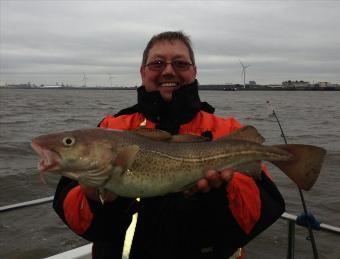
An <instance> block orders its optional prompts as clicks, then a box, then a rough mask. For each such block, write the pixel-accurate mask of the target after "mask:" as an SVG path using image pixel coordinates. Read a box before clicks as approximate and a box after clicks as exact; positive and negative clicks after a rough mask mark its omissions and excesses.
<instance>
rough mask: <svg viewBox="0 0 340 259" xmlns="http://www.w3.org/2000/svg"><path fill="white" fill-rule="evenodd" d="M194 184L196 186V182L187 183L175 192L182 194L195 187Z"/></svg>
mask: <svg viewBox="0 0 340 259" xmlns="http://www.w3.org/2000/svg"><path fill="white" fill-rule="evenodd" d="M196 184H197V181H195V182H192V183H188V184H186V185H184V186H182V187H180V188H179V189H178V190H177V191H175V192H183V191H185V190H188V189H191V188H193V187H195V186H196Z"/></svg>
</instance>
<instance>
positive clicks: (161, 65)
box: [145, 60, 194, 72]
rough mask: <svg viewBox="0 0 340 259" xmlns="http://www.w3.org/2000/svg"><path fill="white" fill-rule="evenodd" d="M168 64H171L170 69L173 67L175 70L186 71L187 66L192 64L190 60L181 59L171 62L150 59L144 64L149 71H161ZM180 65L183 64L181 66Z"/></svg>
mask: <svg viewBox="0 0 340 259" xmlns="http://www.w3.org/2000/svg"><path fill="white" fill-rule="evenodd" d="M168 64H171V67H172V69H174V70H175V71H188V70H189V68H190V67H191V66H193V65H194V64H192V63H190V62H187V61H182V60H173V61H171V62H165V61H163V60H155V61H152V62H150V63H148V64H146V65H145V66H146V67H147V68H148V69H149V70H151V71H157V72H160V71H163V70H164V69H165V68H166V66H167V65H168ZM176 64H177V65H176ZM180 65H184V66H183V67H181V66H180ZM157 66H159V67H157Z"/></svg>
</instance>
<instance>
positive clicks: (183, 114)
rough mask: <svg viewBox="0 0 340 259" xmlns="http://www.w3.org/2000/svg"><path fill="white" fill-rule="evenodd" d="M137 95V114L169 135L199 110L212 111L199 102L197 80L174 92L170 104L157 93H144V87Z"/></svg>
mask: <svg viewBox="0 0 340 259" xmlns="http://www.w3.org/2000/svg"><path fill="white" fill-rule="evenodd" d="M137 93H138V110H139V112H141V113H142V114H143V115H144V116H145V118H146V119H148V120H150V121H152V122H154V123H156V125H157V126H156V127H157V128H159V129H162V130H165V131H168V132H170V133H171V134H176V133H178V130H179V127H180V125H181V124H185V123H188V122H190V121H191V120H192V119H193V118H194V117H195V116H196V114H197V113H198V112H199V111H200V110H201V109H203V108H204V110H206V109H207V111H208V112H210V113H213V111H214V108H213V107H212V106H210V105H209V104H207V103H202V102H201V100H200V98H199V95H198V82H197V80H195V81H194V82H193V83H191V84H188V85H184V86H182V87H180V88H179V89H177V90H176V91H174V92H173V97H172V101H171V102H164V100H163V99H162V97H161V95H160V93H159V92H158V91H154V92H146V90H145V87H144V86H141V87H139V88H138V89H137Z"/></svg>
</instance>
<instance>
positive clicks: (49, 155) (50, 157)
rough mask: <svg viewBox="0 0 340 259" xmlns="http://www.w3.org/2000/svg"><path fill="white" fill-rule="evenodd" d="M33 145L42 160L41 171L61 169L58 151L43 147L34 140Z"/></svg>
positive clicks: (40, 162) (40, 163)
mask: <svg viewBox="0 0 340 259" xmlns="http://www.w3.org/2000/svg"><path fill="white" fill-rule="evenodd" d="M31 147H32V148H33V150H34V151H35V152H36V153H37V154H38V155H39V158H40V161H39V164H38V169H39V171H40V172H46V171H55V170H57V169H59V165H60V162H61V158H60V156H59V155H58V154H57V153H56V152H54V151H52V150H49V149H46V148H43V147H42V146H40V145H39V144H37V143H35V142H34V141H32V143H31Z"/></svg>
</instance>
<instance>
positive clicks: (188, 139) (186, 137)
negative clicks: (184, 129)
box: [169, 134, 211, 143]
mask: <svg viewBox="0 0 340 259" xmlns="http://www.w3.org/2000/svg"><path fill="white" fill-rule="evenodd" d="M169 141H170V142H175V143H195V142H207V141H211V140H210V139H209V138H207V137H203V136H197V135H191V134H178V135H173V136H172V138H171V139H170V140H169Z"/></svg>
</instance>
